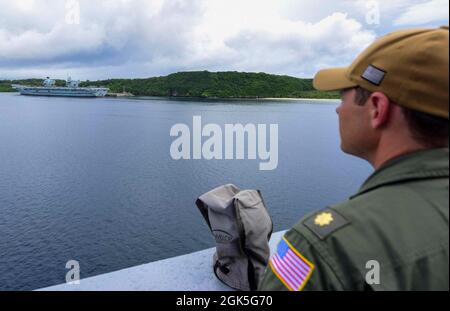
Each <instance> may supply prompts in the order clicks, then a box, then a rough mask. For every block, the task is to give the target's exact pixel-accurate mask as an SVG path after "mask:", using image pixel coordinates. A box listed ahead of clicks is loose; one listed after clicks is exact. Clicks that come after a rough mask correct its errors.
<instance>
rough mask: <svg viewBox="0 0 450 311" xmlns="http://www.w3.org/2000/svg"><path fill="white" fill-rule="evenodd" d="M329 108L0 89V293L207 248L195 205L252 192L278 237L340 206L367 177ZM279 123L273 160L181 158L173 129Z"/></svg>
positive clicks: (205, 231) (288, 103) (303, 103)
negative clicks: (228, 189) (197, 119)
mask: <svg viewBox="0 0 450 311" xmlns="http://www.w3.org/2000/svg"><path fill="white" fill-rule="evenodd" d="M337 104H338V103H337V102H333V101H328V102H326V101H321V102H317V101H301V102H294V101H219V100H216V101H198V100H197V101H195V100H190V101H176V100H167V99H108V98H102V99H76V98H72V99H67V98H45V97H23V96H19V95H17V94H2V93H0V290H32V289H37V288H42V287H46V286H50V285H55V284H59V283H64V282H65V275H66V273H67V272H68V270H67V269H66V263H67V262H68V261H69V260H77V261H79V263H80V267H81V277H82V278H86V277H89V276H94V275H98V274H102V273H107V272H110V271H115V270H119V269H123V268H126V267H130V266H134V265H139V264H143V263H148V262H152V261H156V260H160V259H165V258H169V257H173V256H178V255H182V254H186V253H189V252H194V251H198V250H202V249H205V248H209V247H212V246H214V241H213V239H212V237H211V234H210V232H209V231H208V228H207V226H206V224H205V222H204V220H203V219H202V217H201V215H200V213H199V211H198V210H197V208H196V206H195V200H196V198H197V197H198V196H199V195H201V194H203V193H204V192H206V191H208V190H210V189H212V188H214V187H216V186H219V185H222V184H227V183H234V184H235V185H237V186H238V187H240V188H242V189H260V190H261V191H262V194H263V196H264V199H265V201H266V203H267V205H268V208H269V212H270V214H271V216H272V219H273V222H274V225H275V231H279V230H284V229H287V228H289V227H290V226H292V225H294V224H295V223H296V222H297V221H298V220H299V219H300V218H301V217H302V216H303V215H305V214H306V213H308V212H310V211H312V210H316V209H321V208H324V207H326V206H327V205H329V204H334V203H337V202H340V201H343V200H346V199H347V198H348V197H349V196H350V195H351V194H352V193H354V192H356V191H357V190H358V188H359V186H360V184H361V183H362V182H363V181H364V180H365V178H366V177H367V176H368V175H369V174H370V173H371V171H372V169H371V168H370V166H369V165H368V164H367V163H365V162H364V161H362V160H359V159H356V158H354V157H351V156H348V155H345V154H343V153H342V152H341V151H340V148H339V144H340V142H339V134H338V123H337V116H336V113H335V109H336V105H337ZM193 116H201V117H202V121H203V123H204V124H206V123H215V124H218V125H220V126H224V125H225V124H227V123H228V124H230V123H231V124H235V123H241V124H244V125H245V124H247V123H254V124H278V126H279V164H278V168H277V169H276V170H273V171H260V170H259V163H260V161H259V160H226V161H225V160H223V161H222V160H212V161H206V160H182V161H175V160H173V159H172V157H171V155H170V146H171V144H172V142H173V141H174V139H175V138H174V137H170V135H169V134H170V129H171V128H172V126H173V125H175V124H178V123H185V124H187V125H190V126H192V119H193Z"/></svg>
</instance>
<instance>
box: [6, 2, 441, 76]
mask: <svg viewBox="0 0 450 311" xmlns="http://www.w3.org/2000/svg"><path fill="white" fill-rule="evenodd" d="M72 1H73V0H72ZM436 1H439V0H436ZM436 1H434V2H436ZM79 3H80V8H81V11H80V13H81V14H80V24H79V25H68V24H66V22H65V21H66V19H65V17H66V11H65V10H66V7H65V1H54V0H16V1H9V0H0V7H1V8H2V10H1V11H0V78H5V77H27V76H29V75H33V76H45V75H48V74H51V75H61V74H62V73H64V76H63V77H62V78H64V77H65V75H66V74H71V75H72V76H75V75H78V76H77V77H78V78H82V79H97V78H110V77H148V76H155V75H163V74H167V73H170V72H174V71H181V70H238V71H266V72H270V73H278V74H289V75H295V76H313V75H314V73H315V72H316V71H317V70H318V69H320V68H322V67H325V66H340V65H345V64H348V63H349V62H350V61H351V60H352V59H353V58H354V57H355V56H356V54H358V53H359V52H360V51H361V50H362V49H363V48H364V47H365V46H366V45H368V44H369V43H370V42H371V41H373V39H374V38H375V36H376V35H377V33H376V32H377V31H379V29H380V28H378V29H377V28H376V27H372V26H371V25H367V24H365V14H366V13H367V12H366V11H365V10H367V8H366V4H367V1H365V0H343V1H334V0H302V1H298V0H277V1H275V0H227V1H223V0H114V1H111V0H79ZM423 3H424V2H423V0H409V1H408V0H393V1H388V2H382V3H381V2H380V9H381V14H382V21H388V20H389V21H390V24H386V22H384V24H383V32H384V30H385V28H386V29H387V30H389V29H390V28H392V25H391V24H392V23H391V21H392V20H395V18H397V17H399V16H400V17H401V18H402V19H404V20H407V18H406V17H408V16H410V15H411V14H412V13H410V12H413V11H414V10H415V9H414V8H416V7H417V6H418V5H421V4H422V5H423ZM408 7H410V9H408ZM433 7H434V6H433ZM447 7H448V4H447ZM424 11H425V12H427V16H429V17H428V19H429V18H431V17H433V18H435V19H436V18H441V16H442V13H439V14H438V13H436V12H434V9H433V10H424ZM433 12H434V13H433ZM402 14H403V15H402ZM447 14H448V13H447ZM393 16H394V17H395V18H392V17H393ZM408 18H409V19H411V18H412V17H408ZM422 18H423V17H422ZM397 20H398V19H397ZM379 34H381V33H378V35H379Z"/></svg>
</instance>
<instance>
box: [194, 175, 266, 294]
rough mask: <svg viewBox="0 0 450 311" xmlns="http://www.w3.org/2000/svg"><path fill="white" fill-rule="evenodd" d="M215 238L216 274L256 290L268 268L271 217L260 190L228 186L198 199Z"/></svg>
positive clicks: (241, 287)
mask: <svg viewBox="0 0 450 311" xmlns="http://www.w3.org/2000/svg"><path fill="white" fill-rule="evenodd" d="M196 204H197V207H198V208H199V210H200V212H201V213H202V215H203V217H204V218H205V220H206V222H207V224H208V226H209V228H210V230H211V232H212V234H213V236H214V238H215V240H216V253H215V254H214V258H213V267H214V273H215V274H216V276H217V277H218V278H219V279H220V280H221V281H222V282H224V283H225V284H227V285H228V286H230V287H232V288H234V289H238V290H244V291H249V290H256V289H257V286H258V284H259V282H260V281H261V279H262V277H263V274H264V271H265V269H266V267H267V264H268V261H269V257H270V249H269V240H270V237H271V235H272V231H273V224H272V220H271V218H270V216H269V213H268V211H267V208H266V206H265V204H264V200H263V198H262V196H261V193H260V191H258V190H243V191H241V190H240V189H239V188H237V187H236V186H234V185H231V184H230V185H225V186H221V187H218V188H216V189H213V190H211V191H209V192H208V193H205V194H204V195H202V196H200V197H199V198H198V199H197V202H196Z"/></svg>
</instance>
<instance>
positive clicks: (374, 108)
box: [367, 92, 392, 129]
mask: <svg viewBox="0 0 450 311" xmlns="http://www.w3.org/2000/svg"><path fill="white" fill-rule="evenodd" d="M367 104H368V105H369V109H370V123H371V125H372V128H374V129H379V128H381V127H383V126H385V125H386V124H387V123H388V121H389V116H390V113H391V108H392V107H391V105H392V104H391V102H390V100H389V98H388V97H387V96H386V95H384V94H383V93H381V92H374V93H372V95H371V96H370V98H369V100H368V102H367Z"/></svg>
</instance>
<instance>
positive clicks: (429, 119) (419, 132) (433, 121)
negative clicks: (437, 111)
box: [344, 86, 449, 148]
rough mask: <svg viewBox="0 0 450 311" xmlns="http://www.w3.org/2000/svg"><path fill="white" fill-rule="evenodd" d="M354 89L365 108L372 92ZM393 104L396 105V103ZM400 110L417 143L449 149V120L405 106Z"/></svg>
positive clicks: (358, 87)
mask: <svg viewBox="0 0 450 311" xmlns="http://www.w3.org/2000/svg"><path fill="white" fill-rule="evenodd" d="M354 89H355V91H356V92H355V101H356V103H357V104H358V105H360V106H364V105H365V104H366V102H367V100H369V98H370V96H371V95H372V92H371V91H369V90H367V89H365V88H362V87H360V86H357V87H355V88H354ZM344 91H345V90H344ZM391 102H392V101H391ZM392 103H393V104H396V103H394V102H392ZM400 108H401V111H402V113H403V115H404V116H405V119H406V123H407V124H408V128H409V130H410V132H411V134H412V137H413V139H414V140H415V141H417V142H418V143H420V144H421V145H423V146H426V147H428V148H441V147H448V145H449V143H448V139H449V122H448V120H447V119H444V118H441V117H437V116H434V115H430V114H428V113H425V112H421V111H417V110H413V109H410V108H406V107H403V106H400Z"/></svg>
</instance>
